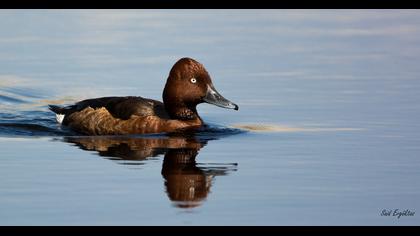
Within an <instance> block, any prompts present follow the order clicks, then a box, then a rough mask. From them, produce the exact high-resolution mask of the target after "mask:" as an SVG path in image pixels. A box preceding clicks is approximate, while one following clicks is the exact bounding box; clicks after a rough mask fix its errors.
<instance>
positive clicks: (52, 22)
mask: <svg viewBox="0 0 420 236" xmlns="http://www.w3.org/2000/svg"><path fill="white" fill-rule="evenodd" d="M0 29H1V30H0V224H1V225H419V223H420V218H419V215H420V200H419V199H420V188H419V184H418V183H419V182H420V171H419V170H420V156H419V154H420V146H419V143H420V134H419V133H420V125H419V124H418V121H419V120H420V103H419V101H420V92H419V90H420V78H419V77H420V67H419V64H420V43H419V42H420V11H418V10H368V11H364V10H354V11H353V10H325V11H318V10H305V11H303V10H287V11H286V10H147V11H134V10H124V11H110V10H101V11H96V10H79V11H68V10H48V11H46V10H18V11H12V10H1V11H0ZM185 56H188V57H192V58H195V59H197V60H198V61H200V62H202V63H203V64H204V65H205V66H206V68H207V70H208V71H209V73H210V75H211V76H212V78H213V82H214V84H215V86H216V88H217V89H218V91H219V92H220V93H221V94H222V95H224V96H225V97H226V98H228V99H230V100H232V101H233V102H235V103H237V104H238V105H239V107H240V109H239V111H237V112H236V111H232V110H225V109H221V108H219V107H215V106H211V105H208V104H203V105H199V107H198V110H199V113H200V115H201V116H202V117H203V119H204V120H205V121H206V122H207V123H209V124H210V125H209V127H208V128H206V129H203V130H202V131H200V132H198V133H195V134H184V135H166V134H162V135H147V136H129V137H127V136H116V137H111V136H108V137H89V136H78V134H75V133H72V132H70V131H68V130H66V129H65V128H63V127H60V126H59V125H57V123H56V122H55V118H54V115H53V113H52V112H50V111H48V109H47V104H70V103H72V102H75V101H78V100H81V99H85V98H92V97H99V96H111V95H112V96H116V95H117V96H119V95H140V96H144V97H148V98H153V99H157V100H161V93H162V90H163V86H164V84H165V81H166V78H167V76H168V73H169V69H170V68H171V67H172V65H173V63H174V62H175V61H176V60H177V59H179V58H181V57H185ZM384 209H385V210H391V211H394V210H395V209H399V210H398V211H400V212H402V211H404V210H409V211H411V212H415V213H414V215H413V216H402V217H401V218H397V217H396V216H381V213H382V211H383V210H384Z"/></svg>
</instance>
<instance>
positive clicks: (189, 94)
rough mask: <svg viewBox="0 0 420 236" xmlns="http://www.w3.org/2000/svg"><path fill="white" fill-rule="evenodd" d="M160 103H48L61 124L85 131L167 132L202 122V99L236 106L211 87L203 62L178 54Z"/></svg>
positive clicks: (114, 99)
mask: <svg viewBox="0 0 420 236" xmlns="http://www.w3.org/2000/svg"><path fill="white" fill-rule="evenodd" d="M162 97H163V103H162V102H160V101H156V100H153V99H148V98H143V97H137V96H127V97H101V98H93V99H87V100H83V101H80V102H77V103H76V104H74V105H70V106H66V107H59V106H55V105H49V109H50V110H52V111H53V112H54V113H56V118H57V121H58V122H59V123H61V124H62V125H65V126H68V127H69V128H70V129H72V130H74V131H76V132H79V133H83V134H87V135H122V134H148V133H164V132H167V133H171V132H177V131H179V130H185V129H196V128H199V127H201V126H202V125H203V120H202V119H201V118H200V116H199V115H198V113H197V109H196V107H197V105H198V104H200V103H203V102H206V103H209V104H213V105H216V106H219V107H223V108H228V109H235V110H238V105H236V104H234V103H233V102H231V101H229V100H227V99H226V98H224V97H223V96H222V95H220V93H219V92H217V90H216V89H215V88H214V86H213V83H212V81H211V78H210V75H209V73H208V72H207V71H206V69H205V68H204V66H203V65H202V64H201V63H199V62H197V61H196V60H194V59H191V58H181V59H180V60H178V61H177V62H176V63H175V64H174V65H173V67H172V69H171V70H170V72H169V77H168V79H167V81H166V84H165V88H164V90H163V95H162Z"/></svg>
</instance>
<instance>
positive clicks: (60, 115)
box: [55, 114, 65, 124]
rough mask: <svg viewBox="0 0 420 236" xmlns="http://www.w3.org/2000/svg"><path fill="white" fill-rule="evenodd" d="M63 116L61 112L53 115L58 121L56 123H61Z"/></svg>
mask: <svg viewBox="0 0 420 236" xmlns="http://www.w3.org/2000/svg"><path fill="white" fill-rule="evenodd" d="M64 116H65V115H63V114H56V115H55V119H56V120H57V122H58V123H60V124H61V123H63V120H64Z"/></svg>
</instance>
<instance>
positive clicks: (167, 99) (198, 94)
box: [163, 58, 239, 119]
mask: <svg viewBox="0 0 420 236" xmlns="http://www.w3.org/2000/svg"><path fill="white" fill-rule="evenodd" d="M163 102H164V103H165V108H166V110H167V111H168V113H169V115H170V116H171V117H173V118H176V119H194V118H195V116H197V112H196V106H197V105H198V104H200V103H203V102H206V103H210V104H213V105H216V106H219V107H223V108H228V109H235V110H238V108H239V107H238V105H236V104H235V103H233V102H231V101H229V100H227V99H226V98H224V97H223V96H222V95H220V93H219V92H217V90H216V89H215V88H214V85H213V83H212V81H211V78H210V75H209V73H208V72H207V71H206V69H205V68H204V66H203V65H202V64H201V63H199V62H198V61H196V60H194V59H191V58H181V59H180V60H179V61H177V62H176V63H175V65H174V66H173V67H172V69H171V71H170V72H169V77H168V80H167V81H166V85H165V89H164V90H163Z"/></svg>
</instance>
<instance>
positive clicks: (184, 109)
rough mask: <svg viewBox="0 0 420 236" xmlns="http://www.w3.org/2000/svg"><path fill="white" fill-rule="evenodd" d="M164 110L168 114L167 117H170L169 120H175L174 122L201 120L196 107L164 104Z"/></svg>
mask: <svg viewBox="0 0 420 236" xmlns="http://www.w3.org/2000/svg"><path fill="white" fill-rule="evenodd" d="M165 109H166V111H167V112H168V114H169V117H171V119H175V120H200V121H201V118H200V116H199V115H198V113H197V109H196V106H186V105H182V106H179V105H178V106H176V107H173V106H166V104H165Z"/></svg>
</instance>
